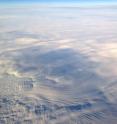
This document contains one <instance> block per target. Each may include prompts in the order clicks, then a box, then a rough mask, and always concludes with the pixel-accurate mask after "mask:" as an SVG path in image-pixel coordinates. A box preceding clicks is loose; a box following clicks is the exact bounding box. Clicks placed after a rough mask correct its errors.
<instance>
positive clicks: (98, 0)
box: [0, 0, 117, 5]
mask: <svg viewBox="0 0 117 124" xmlns="http://www.w3.org/2000/svg"><path fill="white" fill-rule="evenodd" d="M2 3H3V4H6V3H7V4H13V3H17V4H18V3H19V4H24V3H26V4H28V3H46V4H49V3H50V4H51V3H64V4H69V3H72V4H74V3H75V4H76V3H77V4H110V5H111V4H115V3H116V4H117V0H0V4H2Z"/></svg>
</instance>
